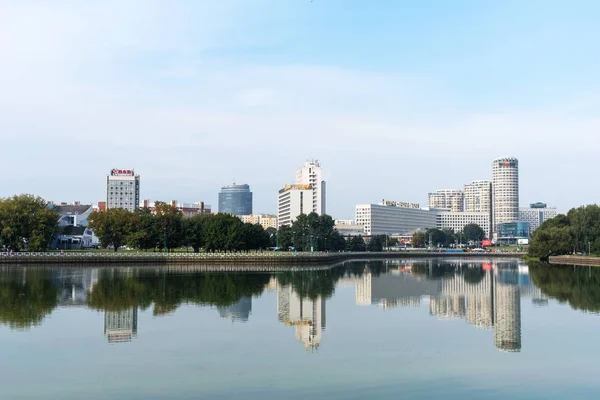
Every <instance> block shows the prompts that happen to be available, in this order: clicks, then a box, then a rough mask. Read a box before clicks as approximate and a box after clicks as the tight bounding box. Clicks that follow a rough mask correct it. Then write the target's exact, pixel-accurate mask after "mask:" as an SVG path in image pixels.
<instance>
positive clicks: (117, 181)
mask: <svg viewBox="0 0 600 400" xmlns="http://www.w3.org/2000/svg"><path fill="white" fill-rule="evenodd" d="M139 204H140V176H139V175H135V173H134V172H133V170H130V169H128V170H122V169H113V170H111V172H110V175H108V176H107V177H106V208H107V209H109V208H124V209H126V210H129V211H134V210H136V209H137V208H138V205H139Z"/></svg>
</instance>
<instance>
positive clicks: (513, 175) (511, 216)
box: [492, 157, 519, 232]
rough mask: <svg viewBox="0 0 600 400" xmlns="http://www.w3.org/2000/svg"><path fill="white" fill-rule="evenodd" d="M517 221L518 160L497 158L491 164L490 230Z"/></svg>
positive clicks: (494, 230)
mask: <svg viewBox="0 0 600 400" xmlns="http://www.w3.org/2000/svg"><path fill="white" fill-rule="evenodd" d="M518 220H519V160H517V159H516V158H514V157H502V158H497V159H495V160H494V161H493V162H492V230H493V232H496V230H497V226H498V224H500V223H503V222H516V221H518Z"/></svg>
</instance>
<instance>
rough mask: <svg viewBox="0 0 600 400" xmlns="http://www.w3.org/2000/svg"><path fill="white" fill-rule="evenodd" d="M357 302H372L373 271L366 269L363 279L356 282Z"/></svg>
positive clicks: (366, 303)
mask: <svg viewBox="0 0 600 400" xmlns="http://www.w3.org/2000/svg"><path fill="white" fill-rule="evenodd" d="M356 304H358V305H369V304H371V271H365V273H364V275H363V276H362V279H358V280H357V282H356Z"/></svg>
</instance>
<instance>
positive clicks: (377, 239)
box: [367, 235, 385, 251]
mask: <svg viewBox="0 0 600 400" xmlns="http://www.w3.org/2000/svg"><path fill="white" fill-rule="evenodd" d="M384 240H385V236H384V235H373V236H371V239H370V240H369V244H367V250H368V251H383V246H384V244H385V243H384Z"/></svg>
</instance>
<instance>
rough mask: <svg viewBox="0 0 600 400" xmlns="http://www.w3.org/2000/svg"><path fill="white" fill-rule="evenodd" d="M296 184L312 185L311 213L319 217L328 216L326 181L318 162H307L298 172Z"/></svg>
mask: <svg viewBox="0 0 600 400" xmlns="http://www.w3.org/2000/svg"><path fill="white" fill-rule="evenodd" d="M296 184H297V185H310V186H311V188H312V209H311V212H316V213H317V214H319V215H323V214H326V212H325V211H326V207H325V204H326V196H325V181H324V180H323V171H322V169H321V164H319V161H318V160H310V161H307V162H305V163H304V165H303V166H302V167H300V168H299V169H298V171H296Z"/></svg>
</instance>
